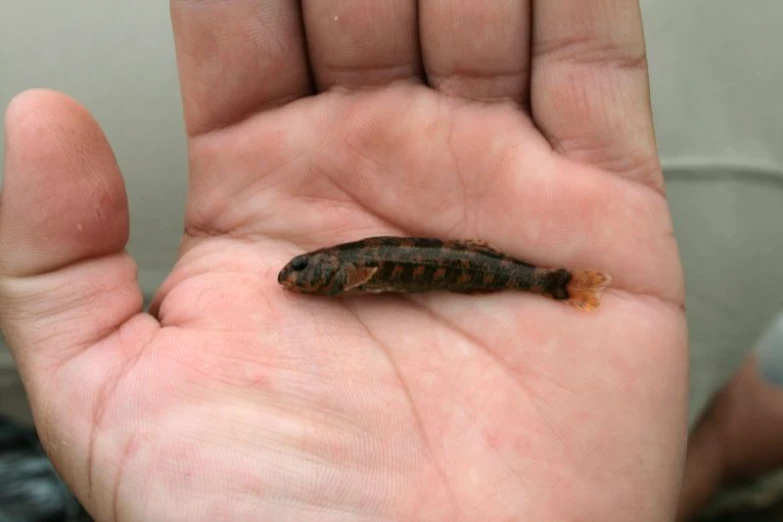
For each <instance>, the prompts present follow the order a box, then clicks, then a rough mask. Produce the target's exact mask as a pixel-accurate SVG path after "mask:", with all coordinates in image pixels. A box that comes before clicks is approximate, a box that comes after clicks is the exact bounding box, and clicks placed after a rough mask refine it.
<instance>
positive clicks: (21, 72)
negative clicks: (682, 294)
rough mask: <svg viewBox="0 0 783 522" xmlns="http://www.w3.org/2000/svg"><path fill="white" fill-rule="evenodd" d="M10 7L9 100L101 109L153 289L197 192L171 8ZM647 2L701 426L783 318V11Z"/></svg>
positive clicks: (5, 26) (4, 34) (4, 27)
mask: <svg viewBox="0 0 783 522" xmlns="http://www.w3.org/2000/svg"><path fill="white" fill-rule="evenodd" d="M0 2H2V7H0V11H2V16H0V103H2V105H3V106H4V105H5V104H7V102H8V101H9V100H10V98H11V97H12V96H13V95H14V94H16V93H17V92H19V91H21V90H23V89H26V88H29V87H51V88H56V89H59V90H62V91H64V92H66V93H68V94H70V95H71V96H74V97H75V98H76V99H78V100H80V101H81V102H82V103H84V104H85V105H86V106H87V107H88V108H89V109H90V110H91V111H93V113H94V114H95V115H96V117H97V118H98V120H99V121H100V122H101V123H102V125H103V126H104V129H105V130H106V132H107V134H108V136H109V139H110V140H111V142H112V143H113V145H114V149H115V152H116V155H117V158H118V160H119V163H120V166H121V167H122V169H123V172H124V174H125V177H126V179H127V184H128V193H129V197H130V205H131V220H132V225H131V226H132V228H131V242H130V246H129V248H130V250H131V252H132V253H133V254H134V255H135V256H136V258H137V259H138V261H139V265H140V278H141V283H142V286H143V288H144V290H145V292H146V293H151V292H153V291H154V288H155V287H156V286H157V284H158V283H159V282H160V281H161V280H162V279H163V277H164V276H165V274H166V272H167V271H168V269H169V267H170V265H171V263H172V262H173V260H174V256H175V254H176V248H177V241H178V238H179V233H180V230H181V223H182V214H183V207H184V201H185V183H186V158H185V144H184V138H183V133H182V124H181V112H180V103H179V99H178V94H179V93H178V86H177V78H176V71H175V67H174V55H173V49H172V39H171V34H170V26H169V19H168V5H167V3H166V2H162V1H160V2H118V1H106V0H77V1H76V2H52V1H50V0H46V1H45V0H28V1H26V2H12V1H11V0H0ZM642 6H643V10H644V17H645V26H646V34H647V40H648V50H649V58H650V68H651V74H652V80H651V82H652V95H653V104H654V113H655V119H656V125H657V130H658V139H659V145H660V152H661V156H662V159H663V162H664V165H665V167H666V170H667V177H668V178H669V192H670V197H671V202H672V212H673V214H674V217H675V224H676V228H677V234H678V236H679V237H680V241H681V243H682V253H683V259H684V263H685V266H686V274H687V276H688V292H689V303H688V306H689V310H688V314H689V320H690V322H691V335H692V352H693V356H692V358H693V360H694V362H696V363H697V364H695V365H694V366H693V370H692V378H693V383H694V387H693V390H694V392H693V394H692V399H691V402H692V410H693V412H694V415H695V414H696V413H697V412H698V411H699V410H700V409H701V408H702V406H703V405H704V403H705V401H706V400H707V398H708V397H709V395H710V393H711V392H712V390H714V389H715V387H717V386H719V385H720V384H721V383H722V382H723V381H724V380H725V378H726V377H727V376H728V375H729V374H730V373H731V372H732V371H733V370H734V368H735V367H736V365H737V364H738V363H739V361H740V360H741V359H742V357H743V356H744V351H745V350H746V349H748V348H749V347H750V345H751V344H752V342H753V340H754V338H755V336H756V335H757V333H758V332H759V330H760V329H761V328H762V327H763V326H764V325H765V323H766V322H767V321H768V320H769V318H771V317H772V315H773V314H774V313H775V312H776V311H777V309H780V308H781V307H783V302H782V301H781V298H780V297H779V295H781V294H783V292H780V291H779V290H777V288H780V286H777V287H776V286H775V285H776V284H777V285H782V284H783V275H781V270H780V268H779V267H781V266H783V241H781V234H780V233H779V232H778V228H780V227H779V225H780V224H783V204H781V203H783V181H781V176H780V172H781V170H782V169H781V166H783V103H782V102H781V94H780V93H781V92H783V89H781V87H783V53H781V52H780V48H781V47H783V35H782V34H781V30H780V20H783V3H782V2H779V1H777V0H754V1H753V2H738V1H736V0H688V1H687V2H684V1H682V0H643V1H642ZM1 155H2V152H1V151H0V156H1ZM0 159H1V158H0ZM747 166H751V167H752V168H751V169H748V168H746V167H747ZM775 180H777V181H775ZM773 224H776V225H774V226H773Z"/></svg>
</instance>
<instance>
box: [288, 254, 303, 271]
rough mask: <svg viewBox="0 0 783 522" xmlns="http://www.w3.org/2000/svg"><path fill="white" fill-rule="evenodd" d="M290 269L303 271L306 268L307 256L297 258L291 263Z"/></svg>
mask: <svg viewBox="0 0 783 522" xmlns="http://www.w3.org/2000/svg"><path fill="white" fill-rule="evenodd" d="M291 268H293V269H294V270H297V271H299V270H304V269H305V268H307V256H297V257H295V258H294V259H293V261H291Z"/></svg>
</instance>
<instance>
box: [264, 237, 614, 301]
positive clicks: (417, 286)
mask: <svg viewBox="0 0 783 522" xmlns="http://www.w3.org/2000/svg"><path fill="white" fill-rule="evenodd" d="M277 281H278V282H279V283H280V284H281V285H282V286H283V287H285V288H286V289H287V290H290V291H292V292H296V293H301V294H320V295H327V296H336V295H342V294H361V293H373V294H374V293H382V292H402V293H413V292H428V291H434V290H446V291H449V292H456V293H463V294H480V293H489V292H498V291H503V290H522V291H527V292H533V293H536V294H541V295H548V296H550V297H552V298H554V299H556V300H559V301H566V302H568V303H570V304H571V305H573V306H575V307H576V308H579V309H582V310H588V311H589V310H594V309H595V308H597V307H598V306H599V304H600V298H601V292H602V291H603V290H604V288H605V287H606V286H607V285H608V284H609V282H610V281H611V279H610V277H609V276H608V275H606V274H603V273H601V272H597V271H594V270H577V271H569V270H566V269H564V268H554V269H549V268H541V267H537V266H533V265H530V264H528V263H525V262H523V261H520V260H518V259H514V258H512V257H510V256H508V255H506V254H504V253H502V252H499V251H498V250H496V249H495V248H493V247H492V246H490V245H489V244H488V243H485V242H482V241H475V240H446V241H443V240H440V239H432V238H417V237H392V236H381V237H370V238H366V239H362V240H360V241H354V242H351V243H343V244H341V245H336V246H332V247H327V248H321V249H318V250H313V251H312V252H308V253H306V254H302V255H298V256H296V257H294V258H293V259H292V260H291V261H289V262H288V264H286V265H285V267H283V269H282V270H281V271H280V273H279V274H278V276H277Z"/></svg>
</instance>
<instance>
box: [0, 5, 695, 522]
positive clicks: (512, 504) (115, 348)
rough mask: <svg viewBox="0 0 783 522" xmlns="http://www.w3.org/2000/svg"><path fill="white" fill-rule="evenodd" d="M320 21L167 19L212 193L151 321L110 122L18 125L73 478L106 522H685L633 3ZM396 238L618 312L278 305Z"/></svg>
mask: <svg viewBox="0 0 783 522" xmlns="http://www.w3.org/2000/svg"><path fill="white" fill-rule="evenodd" d="M303 3H304V5H305V8H304V10H303V12H301V13H300V12H299V10H298V8H295V7H294V5H295V4H296V3H295V2H291V3H284V2H274V1H261V2H259V1H254V2H234V3H226V2H193V1H184V0H182V1H174V2H173V4H172V14H173V19H174V27H175V34H176V38H177V48H178V59H179V67H180V74H181V81H182V92H183V98H184V102H185V113H186V119H187V129H188V134H189V138H190V141H189V145H190V164H191V179H190V192H189V200H188V210H187V216H186V221H185V236H184V240H183V244H182V253H181V257H180V259H179V261H178V263H177V265H176V267H175V269H174V270H173V272H172V274H171V275H170V277H169V278H168V279H167V281H166V282H165V284H164V285H163V287H162V288H161V290H160V292H159V294H158V296H157V297H156V299H155V302H154V304H153V307H152V310H151V314H145V313H143V312H142V311H141V296H140V291H139V289H138V285H137V283H136V280H135V269H134V265H133V262H132V259H131V258H130V257H129V256H127V255H126V254H124V253H123V248H124V245H125V242H126V240H127V234H128V231H127V227H128V217H127V202H126V199H125V194H124V190H123V184H122V180H121V177H120V175H119V173H118V171H117V166H116V164H115V163H114V160H113V158H112V156H111V152H110V151H109V148H108V145H107V144H106V143H105V141H104V138H103V136H102V135H101V133H100V130H99V129H98V128H97V125H96V124H95V123H94V122H93V120H91V119H90V117H89V116H88V115H87V113H86V112H85V111H84V110H83V109H81V108H80V107H78V106H77V105H75V104H74V103H73V102H71V101H70V100H68V99H66V98H64V97H63V96H62V95H58V94H53V93H48V92H31V93H27V94H25V95H23V96H21V97H19V98H18V99H17V100H16V102H15V103H14V104H12V106H11V107H10V109H9V113H8V118H7V121H8V124H7V128H8V131H7V139H8V154H7V163H6V181H5V187H4V191H3V199H2V206H1V207H0V248H2V250H0V252H1V254H0V255H1V256H2V257H1V258H0V269H2V286H1V287H0V288H1V289H2V294H1V295H2V309H0V310H1V311H2V321H3V322H2V326H3V329H4V332H5V334H6V336H7V338H8V340H9V342H10V345H11V348H12V350H13V354H14V357H15V359H16V360H17V362H18V364H19V367H20V369H21V371H22V375H23V377H24V381H25V384H26V386H27V388H28V390H29V392H30V396H31V400H32V403H33V406H34V410H35V416H36V422H37V425H38V428H39V430H40V432H41V434H42V437H43V440H44V442H45V445H46V448H47V450H48V451H49V453H50V455H51V456H52V459H53V461H54V462H55V464H56V465H57V467H58V470H59V471H60V473H61V474H62V475H63V476H64V477H65V479H66V480H67V481H68V483H69V484H70V485H71V487H72V488H73V489H74V490H75V491H76V493H77V494H78V495H79V497H80V499H81V500H82V501H83V502H84V503H85V504H86V506H87V507H88V508H89V509H90V511H91V512H92V513H93V515H94V516H96V517H97V518H98V519H100V520H120V519H121V520H210V521H211V520H275V521H282V520H297V521H299V520H319V521H324V520H341V521H342V520H417V521H454V520H634V521H643V520H651V521H652V520H655V521H660V520H665V519H667V518H668V517H671V516H672V514H673V513H674V506H675V503H676V497H677V487H678V478H679V472H680V464H681V462H680V459H681V456H682V451H683V447H684V435H685V431H684V430H685V426H684V421H685V392H686V379H685V376H686V368H685V359H686V353H685V352H686V349H685V348H686V343H685V326H684V317H683V312H682V300H683V296H682V291H683V290H682V278H681V273H680V267H679V261H678V258H677V250H676V244H675V240H674V237H673V234H672V230H671V223H670V219H669V215H668V209H667V204H666V199H665V197H664V195H663V190H662V179H661V174H660V169H659V167H658V163H657V158H656V150H655V143H654V138H653V131H652V124H651V119H650V114H649V102H648V98H647V83H646V82H647V79H646V69H645V65H644V60H643V56H644V48H643V38H642V34H641V26H640V20H639V12H638V6H637V5H635V3H634V2H625V1H616V0H601V1H595V2H583V1H582V0H548V1H547V2H539V3H536V4H535V6H536V7H535V8H531V7H530V6H528V5H527V4H526V3H525V2H517V3H508V2H507V3H502V4H501V3H486V4H483V3H478V2H475V3H470V4H469V3H467V2H456V1H454V2H448V1H445V0H444V1H435V2H421V3H420V4H421V5H420V6H419V8H418V13H417V10H416V5H415V4H416V3H415V2H405V1H400V2H393V3H391V2H388V3H387V2H384V3H381V2H377V3H369V2H349V1H343V2H329V3H326V2H303ZM512 4H514V5H512ZM531 27H534V28H535V30H532V29H531ZM302 31H304V32H306V34H307V40H306V41H307V44H305V43H304V42H305V40H304V38H303V36H302ZM528 41H530V42H532V43H531V44H530V45H528V44H527V42H528ZM305 47H307V49H305ZM425 80H426V81H425ZM33 113H35V114H38V115H39V116H37V117H35V118H31V117H29V115H30V114H33ZM41 115H44V116H41ZM55 142H56V143H58V144H59V146H57V147H52V146H51V144H52V143H55ZM381 234H393V235H423V236H433V237H442V238H470V239H482V240H487V241H490V242H491V243H493V244H494V245H496V246H497V247H499V248H501V249H502V250H504V251H506V252H508V253H510V254H512V255H515V256H516V257H519V258H521V259H525V260H527V261H529V262H532V263H536V264H539V265H543V266H564V267H569V268H594V269H600V270H603V271H605V272H607V273H609V274H610V275H611V276H612V279H613V283H612V287H611V288H610V289H609V290H608V291H607V292H606V293H605V294H604V299H603V304H602V306H601V307H600V308H599V309H598V310H597V311H595V312H592V313H585V312H581V311H579V310H576V309H574V308H571V307H569V306H567V305H565V304H563V303H560V302H556V301H553V300H549V299H546V298H542V297H537V296H533V295H529V294H523V293H517V292H508V293H501V294H492V295H480V296H467V295H456V294H439V293H433V294H425V295H419V296H365V297H354V298H340V299H329V298H318V297H308V296H301V295H295V294H291V293H288V292H285V291H284V290H283V289H281V288H280V286H279V285H278V283H277V280H276V276H277V272H278V270H279V269H280V268H281V267H282V266H283V264H284V263H285V262H286V261H288V260H289V259H290V258H291V257H292V256H293V255H296V254H298V253H301V252H303V251H305V250H309V249H313V248H318V247H321V246H327V245H330V244H334V243H338V242H343V241H349V240H354V239H360V238H363V237H367V236H372V235H381Z"/></svg>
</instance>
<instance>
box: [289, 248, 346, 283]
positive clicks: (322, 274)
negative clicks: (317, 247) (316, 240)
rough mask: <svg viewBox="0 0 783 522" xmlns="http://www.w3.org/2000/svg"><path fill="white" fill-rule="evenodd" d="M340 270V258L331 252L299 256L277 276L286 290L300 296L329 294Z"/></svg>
mask: <svg viewBox="0 0 783 522" xmlns="http://www.w3.org/2000/svg"><path fill="white" fill-rule="evenodd" d="M339 268H340V259H339V257H338V256H337V255H336V254H335V253H333V252H329V251H320V252H312V253H309V254H302V255H298V256H296V257H295V258H293V259H292V260H291V261H289V262H288V263H287V264H286V265H285V266H284V267H283V269H282V270H280V273H279V274H278V275H277V282H278V283H280V284H281V285H282V286H283V287H284V288H285V289H286V290H290V291H291V292H296V293H300V294H328V293H329V292H330V287H331V286H332V282H333V281H334V278H335V276H336V275H337V272H338V271H339Z"/></svg>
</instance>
